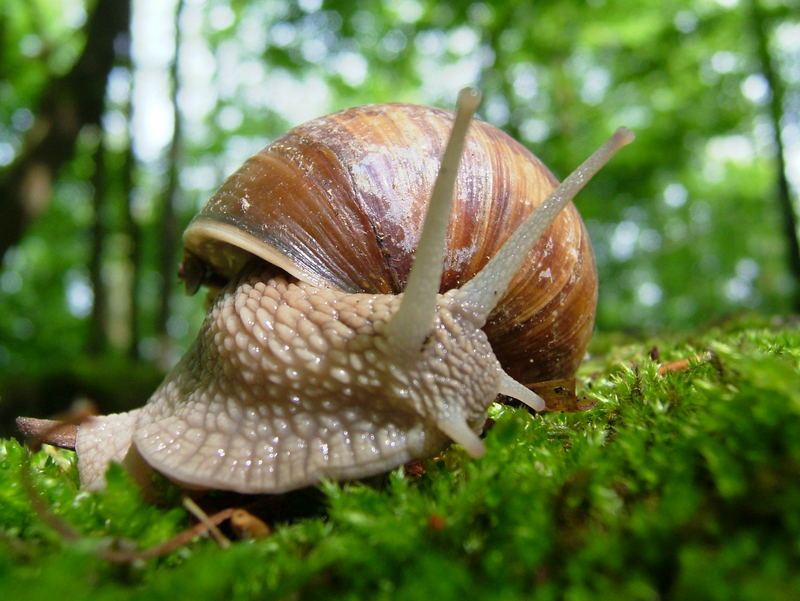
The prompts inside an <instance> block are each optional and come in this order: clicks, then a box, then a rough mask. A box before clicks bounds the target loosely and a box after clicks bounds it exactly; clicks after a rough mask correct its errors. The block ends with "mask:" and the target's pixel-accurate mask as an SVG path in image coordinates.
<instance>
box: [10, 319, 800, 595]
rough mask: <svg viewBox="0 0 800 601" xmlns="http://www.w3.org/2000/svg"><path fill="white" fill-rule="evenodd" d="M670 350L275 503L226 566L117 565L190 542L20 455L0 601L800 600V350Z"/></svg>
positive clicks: (762, 342)
mask: <svg viewBox="0 0 800 601" xmlns="http://www.w3.org/2000/svg"><path fill="white" fill-rule="evenodd" d="M751 321H752V320H751ZM656 343H657V345H658V349H657V351H658V352H657V354H658V355H660V357H659V361H655V360H653V359H652V358H651V357H652V356H654V355H655V354H656V352H655V351H654V350H653V349H651V347H652V346H653V341H647V342H641V343H637V344H630V343H620V342H619V341H614V342H609V339H608V338H607V339H605V341H604V340H600V341H598V343H597V348H601V347H603V348H604V352H603V354H602V356H599V357H598V358H596V359H595V360H594V361H592V362H590V363H589V364H587V366H586V367H585V371H584V374H585V378H584V383H585V385H584V390H585V392H586V393H587V394H588V395H589V396H590V397H592V398H593V399H594V400H596V401H597V404H596V405H595V406H594V408H592V409H591V410H589V411H587V412H584V413H580V414H544V415H537V416H532V415H530V414H528V413H527V412H526V411H524V410H523V409H515V408H510V407H496V408H495V409H493V413H492V417H493V419H494V421H495V423H494V425H493V426H492V427H491V428H490V429H489V431H488V432H487V435H486V443H487V446H488V452H487V454H486V456H485V457H484V458H482V459H480V460H473V459H470V458H469V457H468V456H466V455H465V454H464V453H463V452H462V451H461V450H460V449H459V448H458V447H453V448H451V449H450V450H448V451H447V452H446V453H445V454H444V455H442V456H441V457H439V458H436V459H433V460H430V461H428V462H426V463H425V464H424V469H416V470H413V473H412V471H410V470H403V469H398V470H395V471H394V472H393V473H391V474H390V475H388V476H387V477H386V478H383V479H379V480H377V481H373V482H370V483H354V484H334V483H326V484H324V485H323V486H321V487H320V489H319V490H317V492H316V495H314V494H310V496H309V495H308V494H306V497H298V496H297V495H294V496H290V497H287V499H290V500H291V501H281V500H280V499H272V500H271V501H270V503H271V505H269V504H268V505H267V507H268V509H267V510H263V509H262V513H261V514H260V515H261V517H263V518H265V519H266V520H268V521H271V522H274V523H273V524H272V526H273V528H274V532H273V533H272V535H271V536H269V537H267V538H264V539H260V540H240V541H235V542H234V543H233V544H232V545H231V546H230V547H227V548H221V547H220V546H219V545H218V544H217V543H216V542H215V541H214V540H213V539H210V538H195V539H194V540H192V541H190V542H188V543H187V544H182V545H180V546H178V547H177V548H176V549H174V550H172V551H171V552H169V553H166V554H163V555H160V556H158V557H155V558H151V559H146V560H137V561H132V562H123V563H119V562H114V561H109V560H108V559H107V558H105V557H104V551H107V550H125V549H144V548H148V547H151V546H153V545H156V544H158V543H161V542H163V541H165V540H168V539H170V538H171V537H173V536H175V535H177V534H178V533H179V532H181V531H183V530H185V529H186V528H188V527H189V526H190V525H191V524H192V523H193V518H191V517H190V516H189V515H188V514H187V512H185V511H184V510H183V509H182V507H181V504H180V500H179V495H177V493H176V492H174V491H173V492H172V493H171V494H168V495H167V497H166V498H167V499H172V501H166V502H164V503H162V504H161V505H158V506H157V505H153V504H150V503H147V502H145V501H144V500H142V498H141V497H140V495H139V492H138V491H137V489H136V487H135V486H133V485H132V484H131V483H130V482H129V481H128V479H127V477H126V475H125V474H124V473H123V472H122V471H121V469H112V470H111V472H110V473H109V481H110V482H109V486H108V489H107V490H105V491H102V492H98V493H91V494H90V493H87V492H83V491H81V490H80V489H79V488H78V486H77V475H76V470H75V460H74V456H73V454H72V453H70V452H68V451H58V450H54V449H50V448H46V449H44V450H43V451H41V452H39V453H37V454H35V455H34V456H33V457H31V458H30V461H29V462H28V461H27V460H26V459H25V457H26V450H25V449H23V448H22V447H20V445H19V444H18V443H17V442H15V441H13V440H6V441H4V442H3V443H2V445H0V528H1V529H2V537H0V597H2V598H3V599H26V600H31V601H33V600H39V599H42V600H48V601H53V600H59V601H60V600H64V601H72V600H77V599H93V600H98V601H99V600H103V599H109V600H111V599H114V600H115V601H116V600H124V599H165V600H166V599H169V600H171V601H174V600H175V599H192V600H198V601H202V600H205V599H209V600H211V599H260V598H265V599H425V598H431V599H437V600H444V599H567V600H571V601H579V600H583V599H587V600H588V599H592V600H594V599H601V598H615V599H626V600H635V599H725V600H729V599H753V600H758V601H762V600H763V599H771V600H774V599H797V598H798V596H800V569H798V566H800V374H799V373H798V365H799V364H800V333H798V331H797V329H796V328H794V327H790V326H789V325H787V324H770V323H766V322H764V323H757V324H753V323H752V322H751V323H743V322H739V323H736V324H732V325H727V326H725V327H723V328H719V329H714V330H710V331H707V332H704V333H703V334H698V335H694V336H691V337H688V338H683V339H681V340H671V341H665V340H663V339H662V340H658V341H656ZM684 358H692V360H691V361H689V362H688V365H683V366H680V365H676V366H675V367H679V366H680V367H683V368H682V369H676V370H674V371H668V370H667V371H664V370H662V371H664V373H663V375H662V373H660V372H659V362H661V363H664V362H670V361H674V360H678V359H684ZM22 469H29V470H30V473H31V476H32V477H31V481H32V485H33V488H34V489H35V490H36V499H38V500H39V501H41V502H42V504H43V505H44V506H45V507H46V508H47V510H48V511H50V512H52V513H53V514H54V515H55V516H57V518H58V520H57V521H55V522H53V520H50V519H48V516H47V514H46V512H44V511H42V510H41V509H39V510H36V509H35V508H34V506H33V504H32V503H33V501H32V499H31V494H30V491H27V490H26V486H25V481H24V479H23V478H22V477H21V473H20V472H21V470H22ZM301 494H302V493H301ZM309 498H310V499H311V501H309V500H308V499H309ZM210 499H211V500H214V497H213V495H212V496H211V497H210ZM303 499H305V501H303ZM216 502H217V503H222V504H224V503H225V502H229V500H228V499H227V498H225V497H224V496H222V497H219V498H217V499H216ZM236 502H237V503H238V504H246V503H249V502H255V503H257V500H256V499H246V498H239V499H236ZM295 502H297V503H303V502H305V503H306V506H305V508H304V509H303V510H302V511H295V512H292V511H291V508H289V510H287V507H286V505H287V503H288V504H289V505H291V504H292V503H295ZM270 506H271V507H273V508H274V509H275V510H274V511H272V512H271V510H270V509H269V507H270ZM262 507H263V506H262ZM64 525H69V528H70V529H72V530H74V531H75V532H73V533H70V532H64V531H62V530H64V528H63V526H64Z"/></svg>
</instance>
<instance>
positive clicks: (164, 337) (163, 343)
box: [156, 0, 183, 368]
mask: <svg viewBox="0 0 800 601" xmlns="http://www.w3.org/2000/svg"><path fill="white" fill-rule="evenodd" d="M182 12H183V0H178V2H177V5H176V7H175V50H174V55H173V59H172V63H171V65H170V79H171V80H172V98H171V101H172V116H173V122H174V128H173V131H172V140H171V141H170V144H169V149H168V150H167V181H166V185H165V187H164V194H163V197H162V198H163V200H162V207H161V220H160V228H159V232H160V233H159V236H160V238H159V272H160V274H161V289H160V291H159V306H158V313H157V316H156V335H157V336H158V338H159V340H160V345H159V346H160V355H161V356H160V357H159V362H160V364H161V366H162V367H164V368H166V367H168V366H169V362H170V355H171V350H172V344H171V342H170V339H169V336H168V333H167V321H168V320H169V316H170V300H171V298H172V292H173V290H174V288H175V286H174V284H175V280H176V276H177V260H176V251H177V248H178V235H179V232H178V219H177V216H176V214H175V213H176V204H177V197H178V174H179V161H180V156H179V155H180V146H181V141H182V140H181V136H182V132H181V119H180V111H179V108H178V92H179V88H180V85H179V77H178V57H179V53H180V45H181V35H180V18H181V13H182Z"/></svg>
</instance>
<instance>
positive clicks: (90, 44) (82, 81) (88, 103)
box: [0, 0, 129, 257]
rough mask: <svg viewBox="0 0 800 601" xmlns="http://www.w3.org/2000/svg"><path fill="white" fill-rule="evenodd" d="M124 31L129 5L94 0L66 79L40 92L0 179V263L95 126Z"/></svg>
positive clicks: (125, 0) (120, 0)
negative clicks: (82, 136)
mask: <svg viewBox="0 0 800 601" xmlns="http://www.w3.org/2000/svg"><path fill="white" fill-rule="evenodd" d="M128 28H129V0H97V4H96V5H95V7H94V11H93V13H92V16H91V18H90V19H89V21H88V22H87V24H86V43H85V45H84V48H83V52H82V53H81V55H80V57H79V58H78V59H77V60H76V61H75V64H74V66H73V67H72V69H70V71H69V72H68V73H66V74H64V75H62V76H58V77H55V78H54V79H52V80H51V81H49V82H48V83H47V85H46V87H45V88H44V89H43V90H41V93H40V95H39V102H38V107H37V109H36V111H35V113H34V115H35V120H34V123H33V125H32V127H31V128H30V129H29V131H28V136H27V138H26V141H25V144H24V149H23V152H22V153H21V154H19V155H18V157H17V159H16V160H15V161H14V163H13V165H11V167H9V168H8V169H7V170H6V171H5V172H4V173H3V175H2V178H0V198H3V199H4V202H5V203H6V218H5V219H3V223H2V225H0V257H2V256H3V255H4V254H5V252H6V251H7V250H8V248H9V247H11V246H12V245H14V244H16V243H17V242H19V240H20V239H21V237H22V235H23V233H24V231H25V227H26V226H27V224H28V223H29V222H30V220H31V219H33V218H34V217H36V216H37V215H38V214H39V213H41V212H42V211H43V210H44V209H45V208H46V207H47V205H48V201H49V198H50V194H51V191H52V182H53V179H54V178H55V177H56V176H57V174H58V171H59V169H60V168H61V166H62V165H63V164H64V163H65V162H66V161H68V160H69V159H70V158H71V156H72V152H73V148H74V147H75V142H76V140H77V137H78V134H79V133H80V131H81V129H82V128H83V127H84V126H86V125H100V117H101V115H102V110H103V104H104V100H105V90H106V82H107V79H108V73H109V71H110V70H111V67H112V65H113V61H114V50H113V45H114V40H115V39H116V38H117V36H118V35H120V34H123V33H126V32H127V31H128ZM9 62H10V61H9ZM12 80H13V77H12Z"/></svg>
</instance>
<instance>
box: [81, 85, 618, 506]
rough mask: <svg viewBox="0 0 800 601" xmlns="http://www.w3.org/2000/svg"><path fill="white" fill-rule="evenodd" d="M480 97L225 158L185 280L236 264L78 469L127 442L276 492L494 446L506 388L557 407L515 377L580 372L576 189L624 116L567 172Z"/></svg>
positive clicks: (230, 483)
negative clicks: (491, 430)
mask: <svg viewBox="0 0 800 601" xmlns="http://www.w3.org/2000/svg"><path fill="white" fill-rule="evenodd" d="M479 103H480V94H479V93H478V92H477V91H476V90H474V89H471V88H467V89H465V90H463V91H462V92H461V93H460V94H459V98H458V102H457V107H456V112H455V115H453V114H452V113H450V112H448V111H443V110H439V109H431V108H425V107H419V106H413V105H397V104H389V105H368V106H366V107H358V108H355V109H349V110H346V111H342V112H340V113H334V114H333V115H329V116H327V117H323V118H320V119H317V120H314V121H311V122H309V123H307V124H305V125H301V126H299V127H297V128H295V129H293V130H290V131H289V132H288V133H287V134H286V135H284V136H283V137H281V138H279V139H278V140H276V141H275V142H273V143H272V144H271V145H270V146H268V147H267V148H265V149H264V150H263V151H261V152H260V153H259V154H257V155H255V156H254V157H252V158H251V159H249V160H248V161H247V162H246V163H245V164H244V165H243V166H242V167H241V168H240V169H239V170H238V171H237V172H236V173H235V174H233V175H232V176H231V177H230V178H229V179H228V180H227V181H226V182H225V183H224V184H223V185H222V187H221V188H220V189H219V190H218V191H217V193H216V194H215V195H214V196H213V197H212V198H211V199H210V201H209V202H208V204H207V205H206V207H205V208H204V209H203V210H202V211H201V212H200V213H199V214H198V215H197V216H196V217H195V219H194V220H193V221H192V222H191V224H190V225H189V227H188V228H187V230H186V232H185V234H184V242H185V245H186V252H187V255H186V260H185V262H184V267H183V276H184V278H185V279H186V280H187V285H188V287H189V288H190V289H192V290H194V289H196V288H197V286H198V285H199V284H200V283H201V282H204V281H216V282H220V283H221V284H222V286H221V289H220V291H219V292H218V293H217V294H216V296H215V298H214V299H213V301H212V304H211V307H210V309H209V312H208V314H207V316H206V318H205V320H204V322H203V325H202V327H201V330H200V332H199V334H198V336H197V339H196V340H195V342H194V343H193V344H192V346H191V347H190V349H189V350H188V351H187V353H186V354H185V355H184V356H183V358H182V359H181V360H180V361H179V362H178V363H177V365H176V366H175V367H174V368H173V369H172V370H171V371H170V373H169V374H168V375H167V376H166V378H165V380H164V382H163V383H162V384H161V386H160V387H159V388H158V389H157V390H156V391H155V393H154V394H153V395H152V397H151V398H150V399H149V401H148V402H147V404H146V405H144V406H143V407H141V408H138V409H134V410H132V411H129V412H127V413H121V414H113V415H106V416H99V417H93V418H90V419H88V420H86V421H85V422H83V423H81V424H80V425H79V427H78V430H77V436H76V443H75V447H76V451H77V454H78V467H79V471H80V475H81V482H82V484H83V485H84V486H85V487H87V488H90V489H91V488H98V487H101V486H103V484H104V474H105V471H106V469H107V467H108V464H109V462H110V461H120V462H123V463H125V464H126V465H128V466H129V468H130V469H131V470H132V471H134V472H137V471H140V470H142V469H143V468H146V469H155V470H157V471H158V472H161V473H162V474H164V475H166V476H167V477H168V478H169V479H171V480H173V481H175V482H177V483H178V484H180V485H182V486H186V487H191V488H213V489H226V490H233V491H237V492H242V493H280V492H285V491H288V490H291V489H295V488H300V487H303V486H307V485H312V484H315V483H317V482H319V481H320V480H322V479H355V478H362V477H367V476H370V475H373V474H377V473H381V472H385V471H388V470H389V469H392V468H394V467H396V466H398V465H402V464H404V463H406V462H408V461H410V460H413V459H421V458H426V457H429V456H432V455H434V454H436V453H438V452H440V451H441V450H442V449H443V448H444V447H446V446H447V444H448V443H450V442H451V441H454V442H456V443H459V444H461V445H462V446H463V447H464V449H465V450H466V451H467V452H468V453H469V454H470V455H472V456H474V457H480V456H481V455H482V454H483V453H484V443H483V441H482V440H481V438H480V436H479V434H480V431H481V428H482V426H483V424H484V422H485V418H486V415H487V409H488V407H489V406H490V405H491V403H492V402H493V401H494V400H495V399H496V397H497V396H498V395H499V394H502V395H507V396H510V397H513V398H516V399H518V400H520V401H522V402H523V403H525V404H526V405H528V406H529V407H531V408H532V409H534V410H537V411H541V410H543V409H544V408H545V401H544V400H543V399H542V398H541V397H540V396H539V395H538V394H537V393H536V392H534V391H533V390H531V389H530V388H529V387H527V386H525V385H524V384H523V383H521V382H520V381H519V380H520V379H523V380H524V381H525V382H526V383H530V382H536V381H541V380H548V379H557V378H564V377H569V376H570V375H572V374H574V371H575V369H576V368H577V364H578V362H579V361H580V359H581V357H582V355H583V353H584V351H585V348H586V344H587V341H588V337H589V335H590V332H591V329H592V326H593V318H594V308H595V302H596V277H595V273H594V261H593V257H592V255H591V247H590V246H589V243H588V237H587V236H586V232H585V229H584V226H583V224H582V222H581V220H580V217H579V216H578V214H577V211H576V210H575V208H574V206H572V204H571V199H572V198H573V197H574V196H575V194H577V192H578V191H579V190H580V189H581V188H582V187H583V186H584V185H585V183H586V182H587V181H588V180H589V179H590V178H591V177H592V176H593V175H594V173H596V172H597V171H598V170H599V169H600V168H601V167H602V165H603V164H605V162H607V161H608V160H609V159H610V158H611V156H612V155H613V153H614V152H616V150H617V149H619V148H620V147H621V146H623V145H625V144H627V143H629V142H630V141H632V139H633V135H632V134H631V132H630V131H628V130H627V129H624V128H621V129H619V130H618V131H617V132H616V133H615V134H614V136H613V137H612V138H611V139H610V140H609V141H608V142H606V143H605V144H604V145H603V146H602V147H601V148H600V149H598V150H597V151H596V152H595V153H594V154H593V155H592V156H591V157H590V158H589V159H587V161H586V162H585V163H583V164H582V165H581V166H580V167H579V168H578V169H577V170H576V171H575V172H573V174H571V175H570V176H569V177H567V178H566V179H565V180H564V182H563V183H562V184H561V185H560V186H558V187H557V188H556V187H555V186H556V180H555V178H554V177H553V176H552V175H551V174H550V172H549V171H548V170H547V169H546V168H545V167H544V166H543V165H542V164H541V162H539V160H538V159H536V158H535V157H533V155H531V154H530V153H529V152H528V151H527V150H525V149H524V148H523V147H522V146H521V145H520V144H518V143H517V142H515V141H513V140H512V139H511V138H510V137H508V136H507V135H505V134H503V133H502V132H500V131H499V130H497V129H495V128H493V127H491V126H489V125H487V124H485V123H482V122H479V121H473V120H472V116H473V114H474V112H475V110H476V109H477V106H478V105H479ZM448 134H449V139H448ZM442 150H443V152H442ZM439 157H441V162H440V158H439ZM487 170H492V171H487ZM554 188H555V189H554ZM548 193H550V195H549V196H547V195H548ZM546 196H547V198H546V199H545V197H546ZM428 198H430V202H429V205H428V207H427V210H426V207H425V205H426V204H427V200H428ZM453 207H454V208H453ZM451 212H452V214H453V217H452V218H451V217H450V215H451ZM554 220H555V222H554ZM420 222H422V225H421V226H420ZM551 223H552V225H551ZM512 232H513V233H512ZM543 234H544V235H543ZM540 238H541V241H540V242H539V244H538V245H537V248H534V249H533V250H531V248H532V247H534V244H535V243H536V242H537V240H539V239H540ZM446 244H449V247H450V250H449V251H448V255H447V256H446V257H445V246H446ZM529 251H530V252H529ZM531 288H532V289H534V290H539V292H538V293H535V294H533V295H528V297H525V294H526V292H525V290H526V289H531ZM541 289H546V291H545V292H542V291H541ZM520 296H521V297H522V298H520ZM499 303H506V304H505V305H499ZM542 312H544V313H545V314H546V315H547V318H546V319H544V320H543V318H542V317H541V314H542ZM537 315H538V317H537ZM487 320H488V321H487ZM490 336H494V338H490ZM537 340H538V342H536V341H537ZM548 355H549V356H550V357H551V359H550V360H548V359H547V356H548Z"/></svg>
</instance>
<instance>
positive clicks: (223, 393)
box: [133, 274, 500, 493]
mask: <svg viewBox="0 0 800 601" xmlns="http://www.w3.org/2000/svg"><path fill="white" fill-rule="evenodd" d="M457 295H458V292H457V291H453V292H452V293H448V294H445V295H440V296H439V301H440V302H439V308H438V314H437V322H436V327H435V328H434V332H433V334H432V335H431V337H430V338H429V339H428V341H427V342H426V343H425V345H424V347H423V349H422V352H421V353H414V355H415V356H414V357H402V356H398V354H397V353H396V352H394V351H393V350H392V348H391V346H390V344H389V342H388V340H387V339H386V337H385V336H384V335H383V334H382V329H383V327H384V326H385V324H386V322H387V321H388V319H389V317H390V315H391V314H392V313H393V311H394V310H396V308H397V306H398V304H399V300H400V298H401V297H400V296H397V295H395V296H392V295H373V294H345V293H342V292H338V291H335V290H331V289H326V288H315V287H313V286H311V285H308V284H304V283H289V282H288V281H287V280H286V279H283V278H281V277H278V278H273V279H271V280H267V279H266V278H265V277H262V276H260V275H258V274H256V275H252V274H251V275H245V276H243V277H242V278H241V280H240V281H238V282H234V283H232V284H230V285H229V286H228V287H227V288H226V289H225V290H224V291H223V292H222V293H221V294H220V295H219V296H218V297H217V299H216V301H215V303H214V305H213V307H212V308H211V311H210V312H209V314H208V315H207V317H206V320H205V322H204V324H203V328H202V330H201V332H200V334H199V336H198V338H197V340H196V341H195V343H194V345H193V346H192V348H191V349H190V350H189V352H188V353H187V354H186V355H185V356H184V358H183V359H182V360H181V362H180V363H179V364H178V365H177V366H176V367H175V368H174V369H173V371H172V372H171V373H170V375H169V376H168V377H167V379H166V380H165V382H164V383H163V384H162V385H161V387H160V388H159V389H158V390H157V391H156V392H155V393H154V395H153V397H152V398H151V399H150V401H149V402H148V404H147V405H146V406H145V407H143V408H142V409H140V410H138V412H139V415H138V419H137V423H136V427H135V431H134V434H133V440H134V443H135V445H136V447H137V448H138V451H139V453H141V455H142V457H143V458H144V459H145V461H146V462H147V463H149V464H150V465H151V466H152V467H154V468H155V469H157V470H159V471H160V472H162V473H164V474H165V475H167V476H168V477H170V478H171V479H173V480H175V481H177V482H179V483H182V484H186V485H192V486H198V487H204V488H222V489H228V490H236V491H239V492H247V493H277V492H283V491H286V490H290V489H294V488H298V487H301V486H304V485H308V484H313V483H315V482H318V481H319V480H320V479H322V478H334V479H341V478H359V477H365V476H369V475H372V474H376V473H380V472H383V471H386V470H388V469H391V468H393V467H395V466H397V465H401V464H402V463H404V462H406V461H408V460H410V459H414V458H422V457H427V456H430V455H433V454H435V453H436V452H438V451H439V450H441V449H442V448H443V447H444V446H446V444H447V443H448V441H449V439H448V437H447V436H445V435H444V434H443V432H442V429H443V428H444V429H445V430H446V431H448V432H453V431H455V432H459V431H460V430H463V429H464V428H468V429H469V430H471V431H472V432H475V431H479V430H480V428H481V427H482V425H483V421H484V419H485V414H486V409H487V407H488V406H489V405H490V404H491V402H492V401H493V400H494V398H495V396H496V393H497V389H498V380H499V374H500V371H499V370H500V366H499V363H498V362H497V360H496V359H495V357H494V355H493V353H492V350H491V347H490V346H489V343H488V341H487V339H486V336H485V334H484V333H483V331H481V330H480V325H481V324H475V323H471V322H470V319H469V317H468V315H467V313H466V312H465V311H461V310H459V309H458V307H457V305H456V303H455V302H454V298H455V297H456V296H457ZM456 339H457V340H458V341H459V342H458V344H455V342H454V341H455V340H456ZM470 435H472V434H470Z"/></svg>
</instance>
